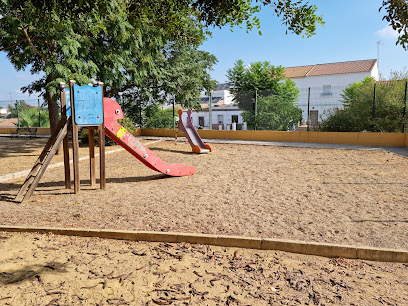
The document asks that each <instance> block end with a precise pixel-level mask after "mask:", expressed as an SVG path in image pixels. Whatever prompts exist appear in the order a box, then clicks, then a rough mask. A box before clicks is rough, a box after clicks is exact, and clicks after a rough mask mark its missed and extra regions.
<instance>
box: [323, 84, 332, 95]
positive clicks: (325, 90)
mask: <svg viewBox="0 0 408 306" xmlns="http://www.w3.org/2000/svg"><path fill="white" fill-rule="evenodd" d="M331 95H332V91H331V85H323V93H322V96H331Z"/></svg>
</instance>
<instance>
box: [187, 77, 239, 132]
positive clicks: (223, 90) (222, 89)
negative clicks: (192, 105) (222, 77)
mask: <svg viewBox="0 0 408 306" xmlns="http://www.w3.org/2000/svg"><path fill="white" fill-rule="evenodd" d="M233 98H234V97H233V96H232V95H231V93H230V91H229V88H228V84H225V83H223V84H218V87H217V89H216V90H215V91H213V93H212V108H211V119H212V122H211V123H212V129H213V130H231V129H232V123H236V124H237V125H236V129H237V130H245V129H246V123H245V122H244V121H243V119H242V116H241V113H242V111H241V110H240V109H239V108H238V105H235V104H234V103H233V101H232V100H233ZM209 102H210V98H209V97H208V96H205V95H202V96H201V110H200V111H193V112H192V113H191V120H192V122H193V125H194V127H195V128H197V129H199V128H200V129H201V128H202V129H207V130H208V129H210V108H209ZM182 119H183V121H184V122H185V120H187V112H186V111H184V112H183V114H182Z"/></svg>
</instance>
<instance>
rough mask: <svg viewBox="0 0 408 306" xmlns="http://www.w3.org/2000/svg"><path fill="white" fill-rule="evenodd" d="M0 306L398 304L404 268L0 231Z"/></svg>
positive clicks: (407, 275)
mask: <svg viewBox="0 0 408 306" xmlns="http://www.w3.org/2000/svg"><path fill="white" fill-rule="evenodd" d="M0 248H1V250H2V252H1V253H0V304H2V305H274V304H277V303H281V304H289V305H294V304H303V305H305V304H306V305H307V304H309V305H310V304H311V305H324V304H343V305H350V304H358V305H380V304H388V305H406V304H407V303H408V296H407V294H406V293H407V287H408V264H391V263H377V262H368V261H359V260H346V259H341V258H337V259H335V258H334V259H329V258H323V257H316V256H305V255H303V256H302V255H297V254H290V253H284V252H275V251H259V250H247V249H236V248H224V247H214V246H204V245H191V244H187V243H179V244H174V243H171V244H168V243H147V242H129V241H119V240H108V239H99V238H79V237H68V236H54V235H45V234H28V233H18V234H16V233H1V232H0Z"/></svg>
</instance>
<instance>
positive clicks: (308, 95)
mask: <svg viewBox="0 0 408 306" xmlns="http://www.w3.org/2000/svg"><path fill="white" fill-rule="evenodd" d="M309 117H310V87H309V90H308V93H307V121H306V123H307V129H306V130H307V131H308V132H309V126H310V124H309V120H310V118H309Z"/></svg>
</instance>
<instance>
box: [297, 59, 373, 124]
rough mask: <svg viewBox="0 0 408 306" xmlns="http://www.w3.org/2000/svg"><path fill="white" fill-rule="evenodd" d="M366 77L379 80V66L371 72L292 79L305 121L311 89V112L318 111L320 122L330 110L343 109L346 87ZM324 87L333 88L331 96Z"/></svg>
mask: <svg viewBox="0 0 408 306" xmlns="http://www.w3.org/2000/svg"><path fill="white" fill-rule="evenodd" d="M366 77H374V78H375V79H378V68H377V64H375V66H374V68H373V69H372V71H371V72H361V73H348V74H333V75H321V76H320V75H319V76H306V77H304V78H294V79H292V80H293V81H294V82H295V83H296V86H297V87H298V88H299V91H300V95H299V102H298V106H299V108H301V109H302V116H303V120H307V119H308V116H307V103H308V88H309V87H310V92H311V94H310V110H311V111H313V110H317V111H318V113H319V122H320V121H321V120H323V119H325V118H326V117H327V113H328V111H329V110H332V109H334V108H343V103H342V102H341V100H342V97H341V95H342V93H343V90H344V89H345V88H346V87H349V86H351V85H352V84H353V83H355V82H361V81H362V80H363V79H365V78H366ZM324 85H330V86H331V94H327V93H325V92H324V91H323V86H324Z"/></svg>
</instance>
